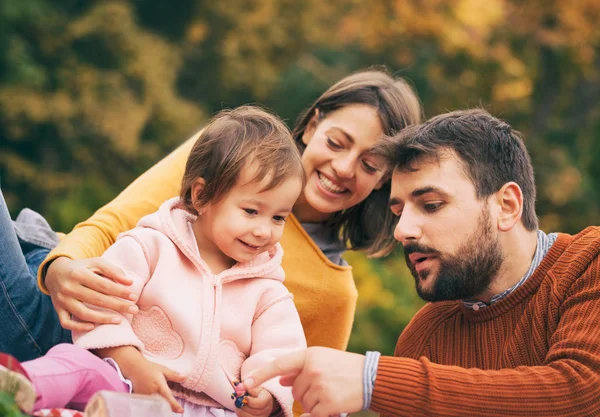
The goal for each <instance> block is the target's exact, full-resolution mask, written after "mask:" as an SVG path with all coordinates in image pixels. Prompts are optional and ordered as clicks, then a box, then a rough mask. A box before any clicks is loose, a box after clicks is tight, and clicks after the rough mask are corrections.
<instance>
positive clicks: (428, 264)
mask: <svg viewBox="0 0 600 417" xmlns="http://www.w3.org/2000/svg"><path fill="white" fill-rule="evenodd" d="M412 168H415V169H416V170H414V171H409V170H406V171H400V170H396V171H394V173H393V176H392V192H391V201H390V207H391V209H392V211H393V212H394V213H395V214H396V215H400V220H399V221H398V224H397V226H396V229H395V231H394V237H395V238H396V239H397V240H398V241H399V242H400V243H402V245H403V247H404V254H405V257H406V263H407V265H408V267H409V269H410V271H411V273H412V275H413V277H414V278H415V284H416V288H417V292H418V294H419V296H420V297H421V298H423V299H424V300H427V301H442V300H457V299H471V298H476V297H477V296H478V295H479V294H481V293H482V292H484V291H485V290H486V289H487V288H488V287H489V285H490V283H491V282H492V280H493V279H494V278H495V276H496V274H497V272H498V270H499V269H500V266H501V265H502V262H503V254H502V248H501V245H500V242H499V240H498V231H497V228H496V227H495V219H494V218H492V216H491V213H490V209H489V206H488V199H483V200H479V199H478V198H477V196H476V192H475V186H474V185H473V183H472V182H471V180H470V179H469V178H468V177H467V175H466V173H465V172H464V169H463V166H462V165H461V163H460V162H459V160H458V157H457V156H456V154H454V152H447V153H445V154H443V155H442V158H440V160H439V161H437V160H433V159H423V160H417V161H416V162H415V163H414V164H413V167H412Z"/></svg>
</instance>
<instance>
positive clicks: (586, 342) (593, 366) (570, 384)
mask: <svg viewBox="0 0 600 417" xmlns="http://www.w3.org/2000/svg"><path fill="white" fill-rule="evenodd" d="M548 314H550V313H548ZM558 314H560V319H559V321H558V326H557V328H556V330H555V331H554V332H553V333H551V334H550V335H549V336H548V337H549V338H548V341H547V343H548V344H549V348H548V352H547V354H546V357H545V360H544V363H543V364H542V365H541V366H518V367H515V368H510V369H508V368H507V369H500V370H482V369H477V368H469V369H467V368H462V367H458V366H447V365H439V364H435V363H432V362H430V361H429V360H428V359H426V358H425V357H421V358H419V359H417V360H415V359H410V358H401V357H381V359H380V361H379V368H378V372H377V377H376V379H375V389H374V392H373V399H372V402H371V409H372V410H373V411H376V412H379V413H383V414H386V415H394V416H430V415H435V416H463V417H467V416H481V415H485V416H525V415H526V416H531V417H533V416H540V417H542V416H544V417H548V416H584V415H585V416H592V415H597V413H598V410H600V326H598V323H599V322H600V261H599V258H598V257H596V258H595V260H594V261H593V263H592V264H591V265H590V266H589V267H588V268H587V270H586V272H585V273H584V274H583V275H582V276H581V277H579V278H578V279H577V280H575V281H574V282H573V284H572V285H571V288H570V289H569V290H568V291H567V292H566V296H565V298H564V299H563V300H562V302H561V303H560V306H559V308H558ZM413 325H414V326H415V327H416V328H419V327H428V323H413ZM532 337H546V336H544V335H537V336H536V335H532Z"/></svg>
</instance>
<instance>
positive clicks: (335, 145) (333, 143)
mask: <svg viewBox="0 0 600 417" xmlns="http://www.w3.org/2000/svg"><path fill="white" fill-rule="evenodd" d="M327 145H329V147H331V148H332V149H342V145H340V144H339V143H337V142H336V141H334V140H333V139H331V138H330V137H329V136H327Z"/></svg>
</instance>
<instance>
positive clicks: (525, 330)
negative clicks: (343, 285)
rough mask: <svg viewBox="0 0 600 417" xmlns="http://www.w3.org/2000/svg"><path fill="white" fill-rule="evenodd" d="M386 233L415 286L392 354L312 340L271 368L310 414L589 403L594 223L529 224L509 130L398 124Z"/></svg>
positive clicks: (500, 125) (526, 191)
mask: <svg viewBox="0 0 600 417" xmlns="http://www.w3.org/2000/svg"><path fill="white" fill-rule="evenodd" d="M400 135H401V136H402V139H403V140H402V141H400V142H401V143H400V145H398V146H397V147H396V148H395V149H394V150H393V156H394V158H395V161H396V168H395V170H394V172H393V176H392V191H391V199H390V208H391V210H392V211H393V213H394V214H396V215H397V216H398V224H397V227H396V229H395V233H394V235H395V238H396V239H397V240H398V241H399V242H400V243H401V244H402V245H403V247H404V253H405V256H406V262H407V264H408V266H409V268H410V271H411V273H412V275H413V276H414V278H415V284H416V289H417V292H418V293H419V295H420V296H421V297H422V298H424V299H425V300H428V301H431V303H429V304H427V305H426V306H424V307H423V308H422V309H421V310H420V311H419V312H418V313H417V314H416V316H415V317H414V318H413V320H412V321H411V322H410V324H409V325H408V326H407V327H406V329H405V330H404V332H403V333H402V334H401V335H400V337H399V339H398V343H397V345H396V350H395V356H393V357H386V356H380V355H379V353H377V352H367V353H366V355H358V354H353V353H347V352H340V351H336V350H333V349H325V348H318V347H312V348H309V349H307V350H303V351H301V352H297V353H294V354H291V355H289V356H287V357H281V358H279V359H278V360H277V361H274V362H273V363H271V364H270V365H269V366H267V367H265V368H264V369H261V370H260V371H258V372H256V373H255V374H253V375H252V376H250V377H249V378H246V380H245V381H244V383H245V385H246V387H254V386H256V385H258V384H260V383H262V382H263V381H265V380H267V379H269V378H272V377H274V376H276V375H281V376H282V380H281V381H282V383H286V384H289V385H292V386H293V394H294V397H295V398H296V400H298V401H300V402H301V403H302V405H303V407H304V410H305V411H306V412H308V413H310V414H311V415H312V416H314V417H326V416H329V415H334V414H337V413H341V412H355V411H358V410H360V409H370V410H372V411H375V412H378V413H382V414H383V415H394V416H461V417H467V416H473V417H475V416H540V417H541V416H543V417H549V416H598V415H600V324H599V323H600V257H599V253H600V228H598V227H589V228H587V229H585V230H583V231H582V232H580V233H578V234H576V235H568V234H564V233H550V234H546V233H544V232H543V231H541V230H539V228H538V220H537V216H536V213H535V194H536V191H535V183H534V176H533V168H532V166H531V161H530V158H529V154H528V153H527V150H526V148H525V145H524V144H523V140H522V138H521V135H520V134H519V133H518V132H516V131H514V130H513V129H512V128H511V127H510V126H509V125H508V124H507V123H505V122H503V121H501V120H498V119H496V118H494V117H493V116H491V115H490V114H489V113H487V112H486V111H484V110H479V109H477V110H467V111H456V112H452V113H448V114H443V115H440V116H437V117H435V118H433V119H431V120H429V121H428V122H426V123H424V124H422V125H419V126H413V127H409V128H406V129H404V130H403V131H402V132H401V133H400Z"/></svg>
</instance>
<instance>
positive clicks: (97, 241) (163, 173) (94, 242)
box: [38, 133, 199, 294]
mask: <svg viewBox="0 0 600 417" xmlns="http://www.w3.org/2000/svg"><path fill="white" fill-rule="evenodd" d="M198 135H199V133H196V134H194V136H192V137H191V138H190V139H188V140H187V141H186V142H185V143H183V144H182V145H181V146H180V147H178V148H177V149H175V150H174V151H173V152H171V154H169V155H168V156H166V157H165V158H164V159H163V160H161V161H160V162H158V163H157V164H156V165H154V166H153V167H152V168H150V169H149V170H148V171H146V172H145V173H144V174H142V175H141V176H140V177H139V178H137V179H136V180H135V181H134V182H132V183H131V184H130V185H129V186H128V187H127V188H125V190H123V191H122V192H121V194H119V195H118V196H117V197H116V198H115V199H114V200H112V201H111V202H110V203H108V204H106V205H105V206H104V207H102V208H100V209H99V210H98V211H96V213H94V214H93V215H92V217H90V218H89V219H87V220H86V221H84V222H82V223H79V224H78V225H76V226H75V228H74V229H73V231H72V232H71V233H69V234H68V235H67V236H65V238H63V239H62V240H61V242H60V243H59V244H58V246H57V247H56V248H54V249H53V250H52V251H51V252H50V253H49V254H48V256H47V257H46V259H45V260H44V261H43V262H42V264H41V265H40V268H39V270H38V285H39V286H40V288H41V290H42V291H43V292H44V293H46V294H48V290H47V288H46V287H45V285H44V274H45V271H46V268H47V266H48V264H49V263H50V262H52V261H53V260H54V259H56V258H58V257H62V256H64V257H67V258H71V259H86V258H94V257H98V256H100V255H102V253H103V252H104V251H105V250H106V249H108V247H109V246H110V245H112V244H113V243H114V242H115V241H116V239H117V236H118V235H119V233H122V232H125V231H127V230H130V229H132V228H133V227H135V225H136V224H137V222H138V221H139V219H141V218H142V217H144V216H145V215H147V214H150V213H153V212H155V211H156V210H157V209H158V207H159V206H160V205H161V203H163V202H164V201H166V200H168V199H169V198H171V197H175V196H176V195H177V194H178V193H179V190H180V188H181V179H182V177H183V172H184V170H185V163H186V160H187V157H188V155H189V153H190V151H191V149H192V147H193V145H194V143H195V140H196V138H197V137H198Z"/></svg>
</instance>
